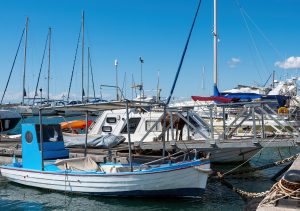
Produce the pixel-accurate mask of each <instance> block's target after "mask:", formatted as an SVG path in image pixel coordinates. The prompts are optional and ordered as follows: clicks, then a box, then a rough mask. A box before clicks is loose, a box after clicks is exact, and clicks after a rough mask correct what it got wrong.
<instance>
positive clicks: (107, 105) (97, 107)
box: [41, 100, 162, 112]
mask: <svg viewBox="0 0 300 211" xmlns="http://www.w3.org/2000/svg"><path fill="white" fill-rule="evenodd" d="M126 102H128V107H129V108H142V109H144V108H146V107H149V106H160V105H162V104H160V103H156V102H144V101H132V100H130V101H129V100H128V101H111V102H97V103H84V104H75V105H63V106H51V107H43V108H41V109H42V110H49V109H55V110H57V111H81V112H86V111H91V112H93V111H105V110H116V109H125V108H126Z"/></svg>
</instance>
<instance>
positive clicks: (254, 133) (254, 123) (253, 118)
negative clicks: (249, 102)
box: [251, 106, 257, 142]
mask: <svg viewBox="0 0 300 211" xmlns="http://www.w3.org/2000/svg"><path fill="white" fill-rule="evenodd" d="M251 111H252V121H253V136H254V140H253V141H254V142H256V136H257V134H256V119H255V110H254V106H252V108H251Z"/></svg>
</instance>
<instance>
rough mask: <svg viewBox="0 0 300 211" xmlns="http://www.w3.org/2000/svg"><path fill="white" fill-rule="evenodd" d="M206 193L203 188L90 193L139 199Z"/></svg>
mask: <svg viewBox="0 0 300 211" xmlns="http://www.w3.org/2000/svg"><path fill="white" fill-rule="evenodd" d="M204 192H205V189H202V188H180V189H167V190H135V191H122V192H103V193H90V194H91V195H99V196H124V197H126V196H137V197H146V196H147V197H158V196H159V197H195V196H201V195H202V194H203V193H204Z"/></svg>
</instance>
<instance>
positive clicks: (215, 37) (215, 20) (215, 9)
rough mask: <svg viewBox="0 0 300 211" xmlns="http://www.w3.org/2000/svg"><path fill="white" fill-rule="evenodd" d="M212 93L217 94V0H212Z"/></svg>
mask: <svg viewBox="0 0 300 211" xmlns="http://www.w3.org/2000/svg"><path fill="white" fill-rule="evenodd" d="M213 36H214V64H213V67H214V95H217V87H218V59H217V56H218V32H217V0H214V32H213Z"/></svg>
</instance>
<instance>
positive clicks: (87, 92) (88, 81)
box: [86, 47, 90, 100]
mask: <svg viewBox="0 0 300 211" xmlns="http://www.w3.org/2000/svg"><path fill="white" fill-rule="evenodd" d="M87 72H88V75H87V90H86V97H87V100H88V99H89V96H90V95H89V94H90V47H88V71H87Z"/></svg>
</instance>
